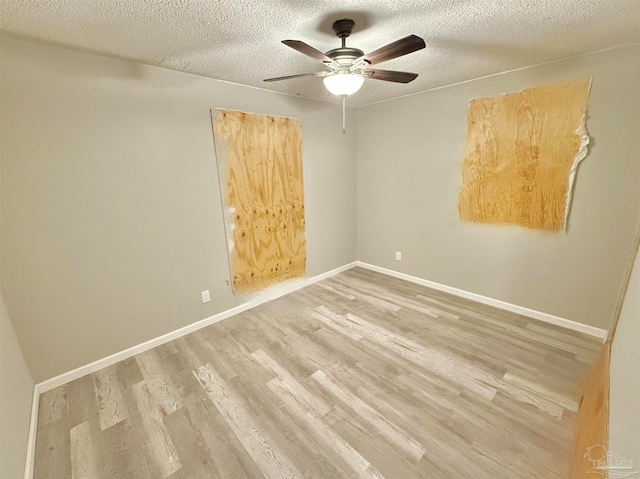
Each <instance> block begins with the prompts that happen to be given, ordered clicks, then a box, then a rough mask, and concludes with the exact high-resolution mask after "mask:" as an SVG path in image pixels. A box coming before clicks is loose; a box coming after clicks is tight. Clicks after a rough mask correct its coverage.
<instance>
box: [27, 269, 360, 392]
mask: <svg viewBox="0 0 640 479" xmlns="http://www.w3.org/2000/svg"><path fill="white" fill-rule="evenodd" d="M355 266H356V262H355V261H354V262H352V263H349V264H345V265H343V266H340V267H339V268H336V269H332V270H331V271H327V272H326V273H322V274H319V275H318V276H313V277H311V278H299V279H294V280H291V281H287V282H286V283H282V284H280V285H275V286H272V287H271V288H268V289H266V290H265V291H262V292H261V293H259V294H257V295H256V296H253V297H252V298H250V299H249V300H248V301H247V302H245V303H242V304H240V305H238V306H236V307H234V308H231V309H227V310H226V311H222V312H220V313H218V314H214V315H213V316H209V317H208V318H205V319H202V320H200V321H197V322H195V323H192V324H189V325H187V326H184V327H182V328H180V329H176V330H175V331H171V332H169V333H167V334H163V335H162V336H159V337H157V338H154V339H151V340H149V341H146V342H144V343H141V344H138V345H136V346H133V347H131V348H128V349H125V350H124V351H120V352H117V353H115V354H112V355H111V356H107V357H106V358H102V359H98V360H97V361H94V362H92V363H90V364H86V365H84V366H80V367H79V368H76V369H74V370H72V371H69V372H66V373H63V374H60V375H59V376H56V377H53V378H51V379H47V380H46V381H43V382H41V383H38V384H37V385H36V388H37V389H38V391H39V392H40V393H43V392H45V391H49V390H51V389H54V388H56V387H58V386H62V385H63V384H66V383H68V382H70V381H73V380H75V379H78V378H81V377H82V376H86V375H87V374H91V373H93V372H95V371H98V370H100V369H102V368H106V367H107V366H111V365H112V364H115V363H117V362H119V361H122V360H124V359H128V358H130V357H133V356H135V355H136V354H140V353H142V352H145V351H148V350H150V349H153V348H155V347H157V346H160V345H162V344H165V343H168V342H169V341H173V340H174V339H177V338H181V337H182V336H185V335H187V334H189V333H192V332H194V331H197V330H199V329H202V328H205V327H207V326H209V325H211V324H214V323H217V322H218V321H222V320H223V319H227V318H229V317H231V316H234V315H236V314H239V313H243V312H244V311H247V310H249V309H251V308H255V307H256V306H260V305H261V304H264V303H266V302H268V301H272V300H274V299H277V298H279V297H280V296H284V295H285V294H289V293H291V292H293V291H296V290H298V289H301V288H304V287H305V286H309V285H310V284H313V283H317V282H318V281H322V280H323V279H326V278H329V277H331V276H334V275H336V274H338V273H342V272H343V271H346V270H348V269H351V268H354V267H355Z"/></svg>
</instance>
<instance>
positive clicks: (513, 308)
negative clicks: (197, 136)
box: [356, 261, 607, 340]
mask: <svg viewBox="0 0 640 479" xmlns="http://www.w3.org/2000/svg"><path fill="white" fill-rule="evenodd" d="M356 264H357V266H359V267H361V268H365V269H369V270H371V271H376V272H378V273H382V274H386V275H388V276H393V277H394V278H399V279H404V280H406V281H410V282H412V283H416V284H419V285H422V286H427V287H429V288H433V289H437V290H438V291H444V292H445V293H450V294H455V295H456V296H460V297H461V298H466V299H471V300H473V301H477V302H478V303H483V304H487V305H489V306H494V307H496V308H500V309H504V310H505V311H510V312H512V313H517V314H522V315H523V316H528V317H530V318H533V319H538V320H540V321H544V322H545V323H551V324H555V325H556V326H561V327H563V328H567V329H571V330H573V331H579V332H581V333H585V334H588V335H590V336H595V337H597V338H600V339H602V340H604V339H606V337H607V331H606V330H604V329H600V328H596V327H594V326H589V325H587V324H582V323H578V322H576V321H571V320H570V319H565V318H561V317H559V316H554V315H552V314H547V313H543V312H541V311H536V310H535V309H529V308H525V307H523V306H518V305H516V304H511V303H507V302H505V301H500V300H499V299H493V298H488V297H486V296H482V295H480V294H476V293H470V292H469V291H465V290H463V289H458V288H454V287H452V286H447V285H444V284H440V283H436V282H434V281H429V280H427V279H423V278H418V277H417V276H411V275H409V274H405V273H400V272H398V271H394V270H392V269H387V268H381V267H380V266H375V265H372V264H369V263H363V262H362V261H356Z"/></svg>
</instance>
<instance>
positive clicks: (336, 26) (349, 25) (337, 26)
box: [333, 18, 355, 38]
mask: <svg viewBox="0 0 640 479" xmlns="http://www.w3.org/2000/svg"><path fill="white" fill-rule="evenodd" d="M354 25H355V22H354V21H353V20H351V19H349V18H343V19H342V20H336V21H335V22H333V31H334V32H336V35H338V38H347V37H348V36H349V35H351V32H352V31H353V27H354Z"/></svg>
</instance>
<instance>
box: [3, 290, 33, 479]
mask: <svg viewBox="0 0 640 479" xmlns="http://www.w3.org/2000/svg"><path fill="white" fill-rule="evenodd" d="M33 386H34V382H33V378H32V377H31V373H30V372H29V369H28V368H27V363H26V362H25V360H24V356H23V355H22V351H21V350H20V346H19V345H18V340H17V339H16V335H15V332H14V330H13V326H12V324H11V321H10V319H9V315H8V314H7V310H6V308H5V306H4V301H3V299H2V296H0V431H2V432H1V433H0V477H3V478H4V477H6V478H7V479H8V478H16V479H17V478H19V477H22V475H23V474H24V465H25V459H26V455H27V436H28V434H29V419H30V416H31V402H32V399H33Z"/></svg>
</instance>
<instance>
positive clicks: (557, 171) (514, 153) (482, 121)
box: [458, 79, 591, 231]
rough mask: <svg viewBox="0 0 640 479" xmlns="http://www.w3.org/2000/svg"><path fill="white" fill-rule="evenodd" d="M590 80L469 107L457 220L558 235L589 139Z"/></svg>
mask: <svg viewBox="0 0 640 479" xmlns="http://www.w3.org/2000/svg"><path fill="white" fill-rule="evenodd" d="M590 85H591V79H584V80H580V81H570V82H564V83H556V84H553V85H546V86H541V87H537V88H529V89H526V90H522V91H520V92H515V93H508V94H505V95H497V96H492V97H486V98H478V99H475V100H472V101H471V102H470V103H469V114H468V118H467V140H466V151H465V158H464V163H463V168H462V187H461V190H460V200H459V204H458V210H459V213H460V219H461V220H463V221H473V222H478V223H490V224H514V225H520V226H524V227H527V228H534V229H541V230H546V231H561V230H564V229H565V228H566V221H567V217H568V213H569V206H570V204H571V190H572V185H573V181H574V178H575V174H576V169H577V166H578V163H579V162H580V161H581V160H582V159H583V158H584V157H585V156H586V153H587V145H588V143H589V136H588V134H587V132H586V128H585V114H586V108H587V100H588V97H589V89H590Z"/></svg>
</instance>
